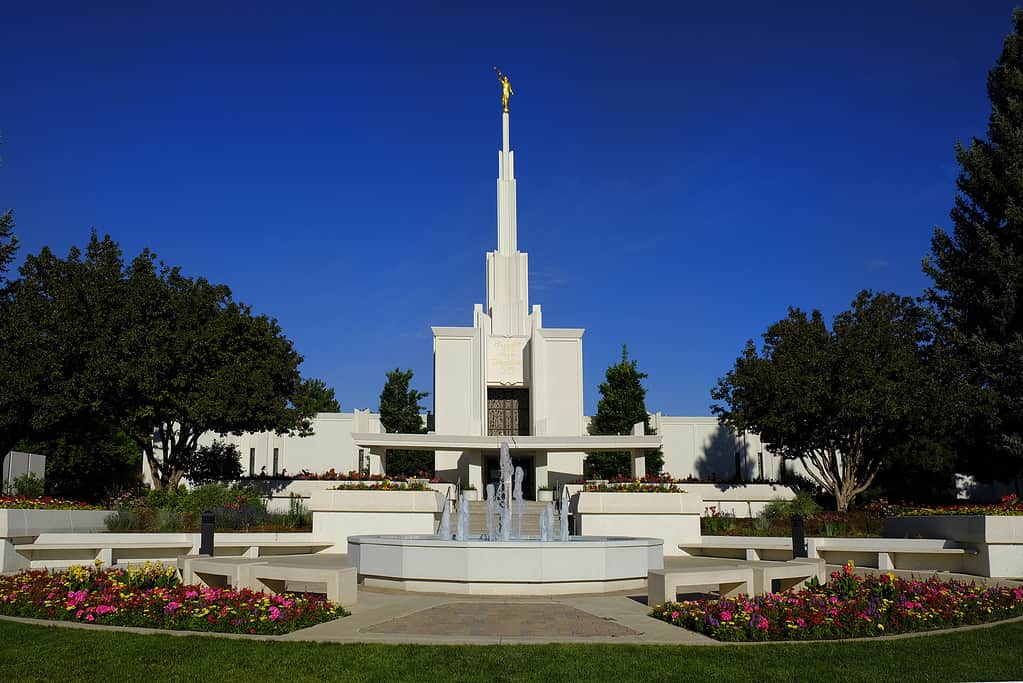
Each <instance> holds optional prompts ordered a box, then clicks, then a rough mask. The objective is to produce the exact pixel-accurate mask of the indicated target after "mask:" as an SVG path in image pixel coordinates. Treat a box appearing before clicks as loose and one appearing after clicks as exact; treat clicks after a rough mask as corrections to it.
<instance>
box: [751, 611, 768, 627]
mask: <svg viewBox="0 0 1023 683" xmlns="http://www.w3.org/2000/svg"><path fill="white" fill-rule="evenodd" d="M753 628H755V629H759V630H761V631H766V630H767V618H766V617H764V615H762V614H758V615H757V616H755V617H754V618H753Z"/></svg>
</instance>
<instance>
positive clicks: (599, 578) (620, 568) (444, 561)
mask: <svg viewBox="0 0 1023 683" xmlns="http://www.w3.org/2000/svg"><path fill="white" fill-rule="evenodd" d="M663 545H664V541H663V540H662V539H660V538H626V537H621V536H573V537H571V538H570V540H568V541H544V542H541V541H540V540H538V539H519V540H514V541H486V540H483V539H474V540H466V541H447V540H443V539H440V538H437V537H436V536H428V535H377V536H349V537H348V557H349V560H350V561H351V562H353V563H354V564H355V566H357V567H358V568H359V581H360V582H362V583H363V584H364V585H367V586H380V587H386V588H397V589H401V590H407V591H420V592H430V593H461V594H467V595H560V594H567V593H606V592H612V591H619V590H632V589H645V588H646V578H647V572H649V571H650V570H651V569H661V568H663V567H664V551H663Z"/></svg>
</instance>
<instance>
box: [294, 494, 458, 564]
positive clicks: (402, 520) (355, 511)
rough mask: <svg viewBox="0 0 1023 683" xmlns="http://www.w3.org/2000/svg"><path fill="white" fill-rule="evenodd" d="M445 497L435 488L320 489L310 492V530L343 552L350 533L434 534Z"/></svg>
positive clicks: (337, 550)
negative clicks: (386, 489) (427, 489)
mask: <svg viewBox="0 0 1023 683" xmlns="http://www.w3.org/2000/svg"><path fill="white" fill-rule="evenodd" d="M445 500H446V498H445V495H444V494H442V493H440V492H437V491H344V490H339V491H321V492H317V493H314V494H313V497H312V498H311V499H310V501H309V509H310V510H312V511H313V533H314V534H315V535H316V537H317V538H323V539H330V540H332V541H333V542H334V543H335V551H336V552H345V551H346V547H347V546H346V544H347V542H348V537H349V536H364V535H372V534H433V533H436V532H437V524H438V521H439V520H440V513H441V510H442V509H443V505H444V502H445Z"/></svg>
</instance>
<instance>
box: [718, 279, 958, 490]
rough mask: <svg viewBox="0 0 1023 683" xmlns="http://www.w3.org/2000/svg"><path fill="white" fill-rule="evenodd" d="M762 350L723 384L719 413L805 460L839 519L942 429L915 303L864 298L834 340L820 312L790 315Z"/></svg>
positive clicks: (749, 354) (748, 355)
mask: <svg viewBox="0 0 1023 683" xmlns="http://www.w3.org/2000/svg"><path fill="white" fill-rule="evenodd" d="M763 340H764V341H763V346H762V348H761V349H759V350H758V349H757V347H756V345H755V344H754V343H753V341H752V340H751V341H749V342H747V344H746V348H745V350H744V351H743V354H742V355H741V356H740V357H739V358H738V359H736V361H735V366H734V368H733V369H732V370H731V371H730V372H729V373H728V374H727V375H725V376H724V377H722V378H721V379H720V380H718V384H717V386H716V387H715V389H713V390H712V392H711V395H712V397H713V398H714V400H715V401H720V403H717V404H715V405H713V406H712V410H713V412H714V413H715V414H717V415H718V417H719V420H720V421H721V424H722V425H725V426H727V427H729V428H731V429H732V430H734V431H736V432H741V431H751V432H755V433H757V434H759V435H760V438H761V440H762V441H763V443H764V444H765V445H766V446H767V447H768V448H770V449H771V450H772V451H774V452H776V453H778V454H779V455H781V456H783V457H785V458H788V459H791V460H798V461H799V462H800V463H801V464H802V466H803V470H804V471H805V472H806V474H807V476H809V477H810V478H811V479H812V480H813V481H814V482H815V483H816V484H817V485H818V486H820V487H821V488H822V489H823V490H825V491H828V492H830V493H831V494H832V495H833V496H834V497H835V505H836V508H837V509H838V510H846V509H848V507H849V504H850V503H851V502H852V500H853V499H854V498H855V496H856V495H857V494H859V493H862V492H863V491H865V490H866V489H867V488H868V487H869V486H870V484H871V482H872V481H873V480H874V477H875V476H876V475H877V473H878V471H879V470H880V468H881V467H882V465H883V464H884V463H885V462H886V461H887V460H888V459H890V458H891V457H892V456H893V454H895V453H896V452H898V451H900V449H904V448H905V446H906V445H907V444H911V443H912V442H914V441H915V440H917V439H918V438H919V437H920V435H925V434H929V433H930V432H931V429H932V428H933V426H934V425H935V423H936V422H937V421H938V419H939V417H938V416H937V415H936V413H935V411H936V406H939V405H941V402H939V401H937V400H936V399H935V397H936V395H937V393H938V392H937V388H936V383H935V381H934V379H933V376H932V374H931V373H930V370H929V368H928V365H927V357H926V356H927V353H928V352H929V348H930V341H931V333H930V328H929V326H928V325H927V316H926V312H925V311H924V310H923V309H922V308H921V307H919V306H918V305H917V304H916V303H915V302H914V301H913V300H912V299H910V298H908V297H900V296H896V295H894V294H884V293H882V294H872V293H870V292H866V291H865V292H861V293H860V294H859V296H857V298H856V300H855V301H853V304H852V309H851V310H849V311H846V312H844V313H841V314H839V315H838V316H836V317H835V320H834V323H833V325H832V329H831V330H829V329H828V328H827V326H826V324H825V322H824V318H823V316H822V315H821V313H820V311H813V312H812V313H811V314H810V315H809V316H807V314H806V313H804V312H803V311H801V310H799V309H796V308H791V309H789V315H788V317H787V318H785V319H783V320H780V321H778V322H776V323H774V324H773V325H771V326H770V327H769V328H768V329H767V331H766V332H765V333H764V335H763Z"/></svg>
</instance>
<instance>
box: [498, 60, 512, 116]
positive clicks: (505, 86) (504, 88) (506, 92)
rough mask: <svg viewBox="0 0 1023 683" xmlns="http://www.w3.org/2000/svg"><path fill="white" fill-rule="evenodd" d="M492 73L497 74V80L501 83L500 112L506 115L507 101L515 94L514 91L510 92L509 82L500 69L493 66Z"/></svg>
mask: <svg viewBox="0 0 1023 683" xmlns="http://www.w3.org/2000/svg"><path fill="white" fill-rule="evenodd" d="M494 71H496V72H497V80H498V81H500V82H501V111H503V112H504V113H505V114H507V113H508V100H510V99H511V96H512V95H514V94H515V91H514V90H512V86H511V81H510V80H508V77H507V76H505V75H504V74H503V73H501V70H500V69H498V68H497V67H496V66H495V67H494Z"/></svg>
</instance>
